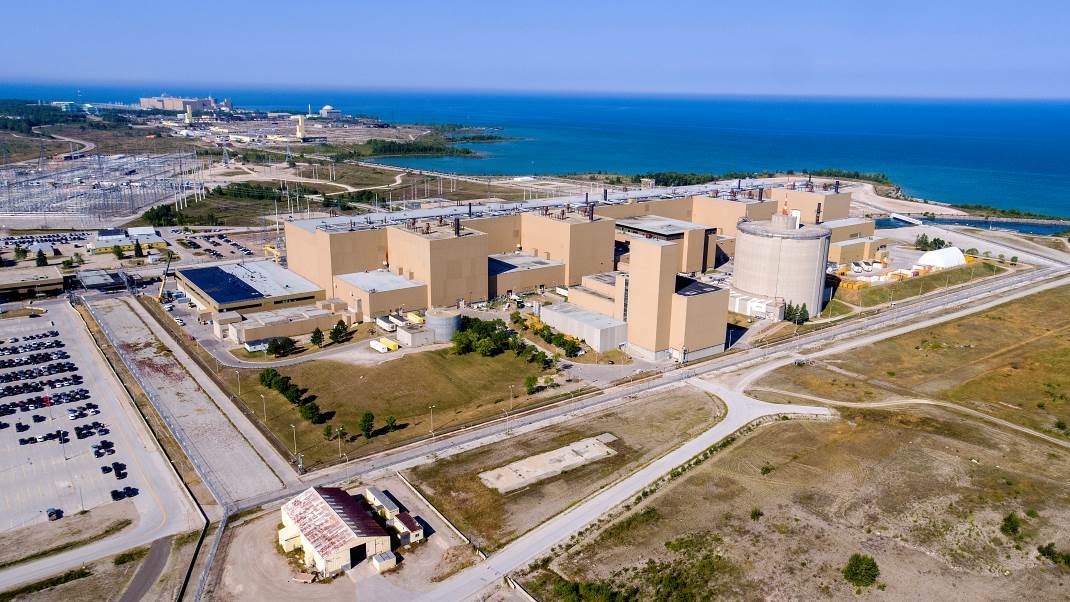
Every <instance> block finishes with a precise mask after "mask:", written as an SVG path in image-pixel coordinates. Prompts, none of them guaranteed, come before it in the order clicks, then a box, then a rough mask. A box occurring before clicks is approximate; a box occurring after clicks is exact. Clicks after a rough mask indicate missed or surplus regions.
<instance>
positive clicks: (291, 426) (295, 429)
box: [290, 424, 297, 456]
mask: <svg viewBox="0 0 1070 602" xmlns="http://www.w3.org/2000/svg"><path fill="white" fill-rule="evenodd" d="M290 428H291V429H293V432H294V455H295V456H296V455H297V427H296V426H294V425H292V424H291V425H290Z"/></svg>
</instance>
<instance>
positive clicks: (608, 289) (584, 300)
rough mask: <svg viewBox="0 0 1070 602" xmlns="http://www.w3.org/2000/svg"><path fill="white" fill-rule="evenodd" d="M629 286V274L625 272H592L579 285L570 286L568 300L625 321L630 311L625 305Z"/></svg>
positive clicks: (578, 305) (584, 307)
mask: <svg viewBox="0 0 1070 602" xmlns="http://www.w3.org/2000/svg"><path fill="white" fill-rule="evenodd" d="M627 287H628V274H626V273H625V272H602V273H600V274H591V275H589V276H584V277H583V280H581V281H580V284H579V286H570V287H569V288H568V302H569V303H571V304H573V305H575V306H577V307H581V308H583V309H587V310H590V311H593V312H596V313H600V314H603V315H607V316H610V317H611V318H614V319H617V320H622V321H623V320H625V319H626V318H627V313H628V312H627V311H626V307H625V305H624V301H625V298H626V295H625V294H624V292H625V290H626V289H627Z"/></svg>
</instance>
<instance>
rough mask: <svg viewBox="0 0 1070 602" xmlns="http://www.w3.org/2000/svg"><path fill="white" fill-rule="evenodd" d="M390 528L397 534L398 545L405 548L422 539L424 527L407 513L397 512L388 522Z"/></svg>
mask: <svg viewBox="0 0 1070 602" xmlns="http://www.w3.org/2000/svg"><path fill="white" fill-rule="evenodd" d="M390 526H391V527H394V530H396V531H397V533H398V543H400V544H401V545H403V546H407V545H409V544H410V543H416V542H418V541H421V540H423V538H424V527H423V525H421V524H420V522H419V521H417V520H416V519H415V518H413V516H412V515H411V514H409V513H408V512H399V513H398V514H397V516H395V517H394V519H393V520H392V521H390Z"/></svg>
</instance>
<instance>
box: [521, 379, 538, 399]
mask: <svg viewBox="0 0 1070 602" xmlns="http://www.w3.org/2000/svg"><path fill="white" fill-rule="evenodd" d="M538 387H539V379H537V378H535V377H534V376H528V377H527V378H525V379H524V389H525V390H527V392H528V395H534V394H535V391H537V390H538Z"/></svg>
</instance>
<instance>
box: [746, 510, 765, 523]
mask: <svg viewBox="0 0 1070 602" xmlns="http://www.w3.org/2000/svg"><path fill="white" fill-rule="evenodd" d="M763 516H765V513H764V512H762V509H761V508H751V511H750V519H751V520H753V521H757V520H759V519H760V518H762V517H763Z"/></svg>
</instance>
